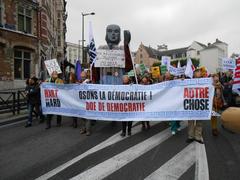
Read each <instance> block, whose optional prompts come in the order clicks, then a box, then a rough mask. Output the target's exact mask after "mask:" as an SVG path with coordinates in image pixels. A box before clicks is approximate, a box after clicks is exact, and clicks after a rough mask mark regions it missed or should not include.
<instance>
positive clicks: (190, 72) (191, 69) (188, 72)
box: [185, 58, 195, 78]
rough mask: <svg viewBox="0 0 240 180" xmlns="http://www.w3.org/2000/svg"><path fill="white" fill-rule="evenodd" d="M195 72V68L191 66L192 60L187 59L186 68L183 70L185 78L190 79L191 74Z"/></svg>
mask: <svg viewBox="0 0 240 180" xmlns="http://www.w3.org/2000/svg"><path fill="white" fill-rule="evenodd" d="M194 71H195V67H194V65H193V64H192V60H191V59H190V58H189V59H188V60H187V67H186V70H185V75H186V76H187V77H190V78H193V72H194Z"/></svg>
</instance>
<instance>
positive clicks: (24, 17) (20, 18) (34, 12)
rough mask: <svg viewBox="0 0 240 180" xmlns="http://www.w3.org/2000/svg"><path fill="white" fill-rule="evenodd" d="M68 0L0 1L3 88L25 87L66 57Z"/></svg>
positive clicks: (0, 83)
mask: <svg viewBox="0 0 240 180" xmlns="http://www.w3.org/2000/svg"><path fill="white" fill-rule="evenodd" d="M66 18H67V15H66V1H65V0H0V90H2V89H15V88H23V87H24V86H25V80H26V79H27V78H29V77H31V76H33V75H35V76H38V75H39V72H40V71H41V70H43V69H44V60H46V59H52V58H56V59H58V60H59V61H61V60H63V59H64V57H65V48H66V44H65V34H66Z"/></svg>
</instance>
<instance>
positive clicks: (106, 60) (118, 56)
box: [95, 49, 125, 68]
mask: <svg viewBox="0 0 240 180" xmlns="http://www.w3.org/2000/svg"><path fill="white" fill-rule="evenodd" d="M95 67H118V68H125V54H124V51H123V50H110V49H99V50H97V60H96V62H95Z"/></svg>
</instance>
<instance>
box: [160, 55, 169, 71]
mask: <svg viewBox="0 0 240 180" xmlns="http://www.w3.org/2000/svg"><path fill="white" fill-rule="evenodd" d="M170 61H171V57H169V56H162V62H161V63H162V64H161V65H162V66H163V65H165V66H167V68H168V67H169V66H170Z"/></svg>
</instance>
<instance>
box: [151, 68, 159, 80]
mask: <svg viewBox="0 0 240 180" xmlns="http://www.w3.org/2000/svg"><path fill="white" fill-rule="evenodd" d="M151 73H152V78H154V79H157V78H159V77H160V68H159V66H156V67H151Z"/></svg>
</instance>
